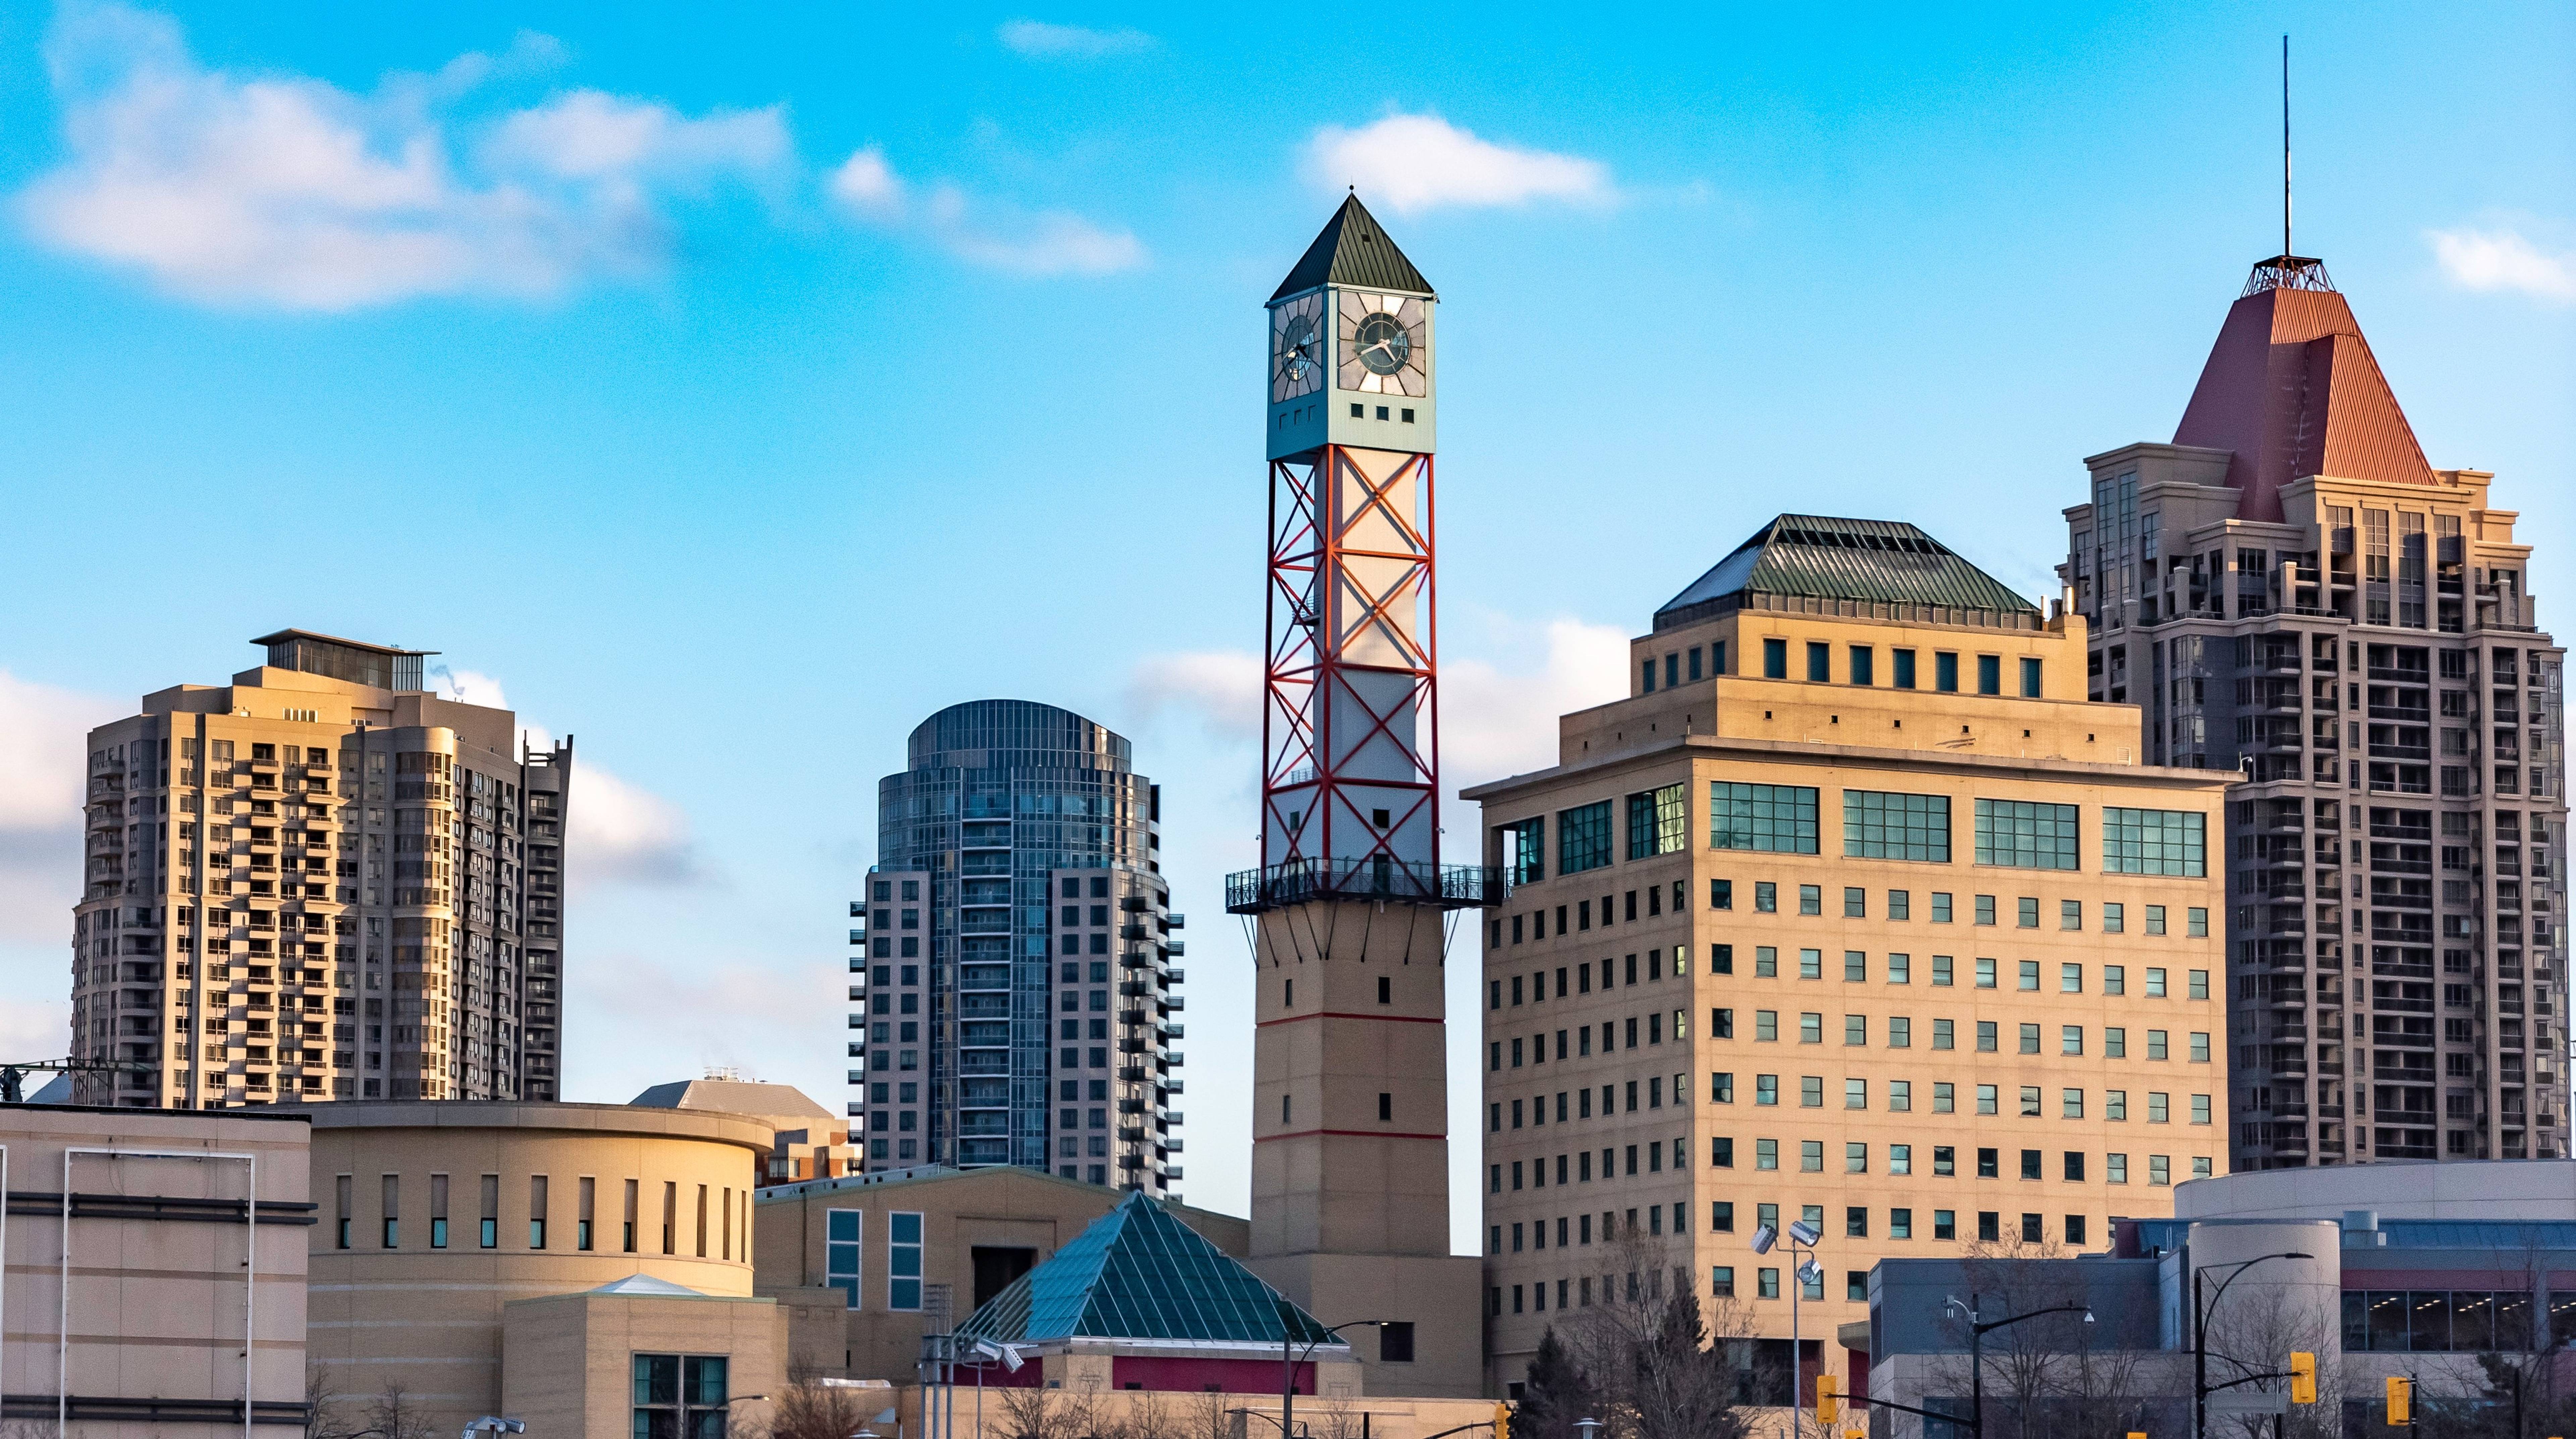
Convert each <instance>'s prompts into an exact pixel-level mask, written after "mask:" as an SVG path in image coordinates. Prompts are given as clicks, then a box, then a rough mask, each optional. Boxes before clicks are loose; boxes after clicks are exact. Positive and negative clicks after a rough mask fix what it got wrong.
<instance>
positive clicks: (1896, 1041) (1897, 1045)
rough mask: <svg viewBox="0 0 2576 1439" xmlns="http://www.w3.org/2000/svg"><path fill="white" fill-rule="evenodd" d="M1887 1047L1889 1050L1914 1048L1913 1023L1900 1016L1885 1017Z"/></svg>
mask: <svg viewBox="0 0 2576 1439" xmlns="http://www.w3.org/2000/svg"><path fill="white" fill-rule="evenodd" d="M1887 1047H1888V1048H1890V1049H1911V1048H1913V1047H1914V1021H1913V1020H1912V1019H1910V1018H1908V1017H1907V1016H1905V1015H1902V1014H1891V1015H1889V1016H1888V1017H1887Z"/></svg>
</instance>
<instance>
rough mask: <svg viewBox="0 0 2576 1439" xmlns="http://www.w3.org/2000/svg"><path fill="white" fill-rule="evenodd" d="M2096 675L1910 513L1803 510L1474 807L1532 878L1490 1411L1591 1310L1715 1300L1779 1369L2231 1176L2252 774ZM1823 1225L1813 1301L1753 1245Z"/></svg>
mask: <svg viewBox="0 0 2576 1439" xmlns="http://www.w3.org/2000/svg"><path fill="white" fill-rule="evenodd" d="M2085 653H2086V651H2085V625H2084V621H2083V618H2082V617H2081V616H2080V615H2074V614H2069V613H2065V612H2063V611H2062V610H2061V611H2057V612H2054V613H2050V614H2046V615H2043V614H2042V612H2041V611H2040V610H2039V609H2038V608H2036V607H2035V606H2033V605H2032V604H2031V603H2030V602H2028V601H2027V600H2024V599H2022V598H2021V597H2020V596H2018V595H2016V594H2014V593H2013V592H2012V591H2010V590H2009V589H2007V588H2005V587H2004V586H2003V585H2001V584H1999V583H1997V582H1996V581H1995V580H1993V579H1992V578H1990V577H1988V576H1987V575H1986V574H1984V573H1983V572H1981V571H1980V570H1978V569H1977V568H1976V567H1975V566H1973V565H1971V564H1969V563H1968V562H1967V561H1966V560H1965V559H1962V558H1961V557H1960V556H1959V555H1957V554H1956V553H1954V552H1952V551H1951V550H1950V549H1949V548H1948V547H1946V546H1944V545H1943V544H1941V543H1940V542H1939V541H1938V540H1936V539H1934V538H1933V537H1932V536H1930V535H1928V534H1926V533H1924V532H1923V531H1922V530H1920V529H1917V528H1915V527H1914V526H1912V525H1906V524H1897V523H1892V522H1886V521H1870V520H1846V519H1826V518H1820V517H1815V516H1806V515H1782V516H1780V517H1779V518H1777V519H1775V520H1773V521H1771V522H1770V523H1769V524H1766V525H1764V526H1763V527H1762V529H1761V530H1760V531H1759V532H1757V533H1756V534H1755V535H1754V536H1753V537H1752V538H1751V539H1749V540H1747V541H1746V542H1745V543H1744V544H1743V545H1741V546H1739V547H1737V548H1736V550H1735V551H1734V552H1733V553H1731V554H1729V555H1727V556H1726V557H1725V558H1724V559H1723V560H1721V561H1720V562H1719V563H1718V564H1717V565H1716V566H1715V567H1713V568H1712V569H1710V570H1709V571H1708V573H1706V574H1705V575H1703V576H1701V577H1700V578H1699V579H1698V580H1697V581H1695V582H1693V583H1692V584H1691V585H1689V586H1688V587H1686V588H1685V589H1684V590H1682V592H1681V593H1680V594H1678V595H1676V596H1674V597H1673V599H1672V600H1671V601H1670V602H1668V603H1667V604H1666V605H1664V607H1663V608H1662V609H1660V610H1659V611H1657V613H1656V615H1655V621H1654V627H1653V629H1652V631H1651V632H1649V633H1647V634H1645V635H1642V636H1640V637H1638V638H1637V639H1636V640H1634V641H1632V643H1631V646H1630V661H1631V663H1630V667H1629V673H1630V676H1631V688H1630V693H1629V695H1628V697H1627V698H1625V699H1621V700H1618V701H1615V702H1613V703H1610V704H1606V705H1602V706H1599V707H1597V708H1594V709H1588V710H1581V711H1577V712H1575V713H1573V714H1569V715H1566V716H1564V717H1563V719H1562V720H1561V721H1560V722H1559V747H1558V763H1557V764H1556V765H1555V766H1553V767H1551V768H1548V769H1545V770H1540V771H1537V772H1534V773H1531V774H1524V775H1517V776H1514V777H1512V778H1509V779H1505V780H1501V781H1498V782H1495V783H1492V784H1487V785H1482V786H1479V787H1477V788H1474V789H1470V790H1468V791H1467V792H1466V797H1467V798H1469V799H1473V800H1476V801H1478V802H1480V803H1481V804H1482V805H1483V806H1484V822H1485V834H1486V836H1487V843H1488V846H1489V847H1488V855H1489V857H1490V858H1491V860H1492V862H1494V863H1496V864H1498V865H1501V866H1502V867H1504V869H1505V870H1506V871H1507V873H1508V874H1509V876H1510V878H1511V880H1512V883H1513V889H1512V893H1511V896H1510V899H1509V900H1508V901H1507V902H1506V903H1505V904H1504V905H1503V906H1502V908H1501V910H1500V911H1498V912H1497V913H1496V914H1494V915H1493V916H1491V917H1490V918H1489V919H1488V921H1487V924H1486V931H1485V934H1484V935H1483V939H1484V951H1485V974H1484V983H1483V985H1482V987H1481V988H1482V995H1481V997H1482V999H1483V1001H1484V1011H1485V1012H1484V1020H1485V1026H1484V1028H1485V1033H1484V1056H1483V1057H1484V1059H1485V1064H1484V1069H1485V1093H1484V1095H1483V1101H1484V1112H1483V1113H1482V1114H1481V1115H1479V1116H1478V1119H1479V1121H1480V1122H1481V1127H1482V1128H1483V1129H1484V1131H1485V1161H1486V1162H1485V1166H1484V1175H1483V1178H1484V1181H1485V1188H1486V1196H1485V1219H1486V1224H1485V1236H1484V1237H1485V1241H1486V1249H1487V1256H1486V1260H1485V1266H1486V1276H1487V1277H1486V1281H1485V1282H1486V1285H1487V1288H1486V1294H1485V1304H1486V1313H1487V1315H1488V1319H1487V1321H1486V1322H1487V1335H1488V1338H1487V1344H1488V1375H1487V1378H1488V1382H1489V1383H1490V1384H1491V1385H1492V1386H1493V1390H1494V1392H1496V1393H1507V1392H1509V1390H1510V1386H1512V1385H1513V1384H1516V1383H1518V1382H1520V1380H1521V1379H1522V1376H1523V1373H1524V1371H1525V1369H1526V1367H1527V1365H1528V1362H1529V1359H1530V1356H1531V1354H1532V1352H1533V1351H1534V1350H1535V1348H1536V1347H1537V1344H1538V1341H1539V1338H1540V1336H1541V1335H1542V1334H1543V1333H1544V1332H1545V1331H1546V1329H1547V1328H1548V1326H1549V1325H1551V1324H1557V1323H1564V1322H1568V1321H1570V1320H1573V1319H1575V1317H1576V1315H1578V1314H1579V1313H1580V1311H1581V1310H1582V1309H1583V1308H1584V1307H1585V1306H1586V1305H1588V1304H1590V1303H1593V1302H1596V1301H1598V1300H1601V1299H1603V1298H1605V1297H1606V1293H1605V1291H1615V1292H1617V1293H1619V1294H1620V1295H1621V1296H1622V1297H1623V1298H1624V1297H1627V1296H1628V1295H1630V1294H1633V1293H1636V1292H1638V1291H1639V1290H1642V1291H1643V1292H1645V1293H1646V1294H1648V1295H1654V1294H1659V1293H1661V1292H1663V1286H1666V1285H1670V1284H1689V1285H1693V1286H1697V1292H1698V1293H1699V1294H1700V1295H1702V1296H1703V1297H1704V1298H1705V1299H1727V1300H1732V1301H1733V1302H1734V1303H1735V1304H1736V1305H1738V1306H1741V1309H1740V1312H1741V1313H1742V1314H1743V1315H1744V1316H1745V1317H1746V1319H1747V1322H1749V1323H1750V1324H1751V1325H1752V1326H1753V1333H1754V1335H1755V1336H1756V1337H1758V1338H1760V1339H1764V1340H1768V1341H1773V1342H1775V1343H1776V1342H1779V1341H1785V1340H1787V1339H1789V1338H1790V1331H1791V1324H1792V1309H1791V1305H1792V1302H1793V1301H1795V1302H1796V1303H1798V1304H1799V1305H1800V1306H1802V1307H1801V1310H1800V1312H1799V1315H1798V1323H1799V1325H1800V1337H1802V1338H1809V1339H1814V1338H1821V1337H1823V1336H1825V1335H1828V1334H1830V1333H1831V1332H1832V1331H1833V1329H1834V1328H1835V1326H1836V1325H1838V1324H1840V1323H1843V1322H1848V1321H1851V1320H1855V1319H1857V1318H1859V1317H1860V1316H1861V1314H1862V1313H1863V1305H1864V1303H1865V1302H1866V1298H1867V1294H1866V1276H1867V1275H1868V1272H1869V1270H1870V1267H1871V1265H1872V1264H1874V1263H1876V1262H1877V1261H1878V1260H1879V1259H1881V1258H1883V1257H1886V1256H1889V1255H1900V1254H1923V1253H1932V1254H1941V1253H1949V1254H1957V1253H1962V1252H1965V1251H1967V1250H1968V1249H1970V1248H1971V1247H1974V1246H1979V1245H1989V1246H1991V1245H2035V1246H2042V1247H2045V1246H2060V1247H2065V1248H2077V1247H2082V1246H2085V1245H2099V1244H2101V1243H2102V1242H2103V1239H2104V1236H2105V1235H2106V1234H2107V1232H2108V1225H2109V1223H2110V1220H2111V1218H2112V1216H2114V1215H2129V1216H2135V1215H2153V1214H2160V1213H2164V1212H2167V1208H2168V1206H2169V1205H2170V1204H2171V1202H2172V1199H2171V1196H2172V1193H2173V1189H2172V1186H2174V1185H2175V1184H2178V1183H2181V1182H2183V1181H2185V1180H2188V1179H2191V1178H2193V1177H2195V1176H2199V1175H2208V1174H2214V1173H2217V1172H2220V1171H2221V1170H2223V1169H2224V1167H2225V1163H2226V1152H2227V1151H2226V1144H2225V1137H2224V1124H2225V1122H2226V1113H2225V1107H2226V1097H2227V1087H2226V1068H2225V1059H2226V1055H2225V1052H2224V1049H2223V1046H2222V1043H2221V1041H2222V1039H2223V1037H2224V1036H2223V1025H2222V1022H2221V1020H2222V1015H2223V1004H2222V998H2221V996H2220V995H2219V994H2218V993H2217V991H2216V989H2215V988H2214V985H2215V984H2216V983H2217V981H2218V978H2219V976H2220V974H2221V971H2222V970H2223V967H2224V966H2223V964H2222V955H2223V950H2222V948H2221V940H2220V937H2219V934H2218V931H2217V928H2216V919H2215V916H2216V915H2217V913H2218V910H2219V907H2220V905H2221V903H2222V899H2221V888H2220V886H2221V880H2220V876H2221V874H2222V873H2223V872H2224V863H2223V859H2224V856H2223V853H2222V851H2221V850H2220V848H2219V845H2220V841H2221V838H2222V835H2223V833H2224V830H2223V823H2222V810H2221V802H2222V799H2223V796H2224V792H2225V785H2226V782H2227V779H2228V778H2229V777H2228V776H2226V775H2223V774H2212V773H2209V772H2207V771H2201V770H2187V769H2174V768H2170V767H2161V766H2151V765H2147V764H2145V763H2143V762H2142V757H2141V749H2140V738H2139V732H2138V730H2139V715H2138V711H2137V709H2136V708H2135V707H2134V706H2130V705H2125V704H2110V703H2104V702H2096V701H2092V700H2089V699H2088V698H2087V697H2086V695H2085V693H2084V675H2083V667H2084V657H2085ZM1799 1220H1804V1221H1805V1222H1806V1223H1807V1224H1809V1225H1812V1226H1814V1227H1815V1228H1816V1229H1817V1230H1818V1231H1820V1232H1821V1235H1822V1237H1821V1238H1819V1239H1818V1240H1817V1241H1816V1243H1815V1245H1814V1246H1813V1253H1814V1258H1815V1260H1816V1263H1817V1266H1818V1269H1817V1271H1816V1272H1815V1273H1814V1277H1813V1278H1811V1279H1808V1280H1806V1281H1804V1282H1803V1283H1802V1282H1801V1281H1800V1279H1799V1278H1798V1271H1799V1266H1800V1265H1801V1262H1802V1260H1803V1259H1804V1257H1805V1256H1804V1255H1803V1254H1802V1253H1793V1252H1791V1246H1788V1245H1786V1244H1783V1245H1782V1246H1781V1247H1780V1248H1777V1249H1774V1250H1773V1251H1772V1252H1770V1253H1768V1254H1759V1255H1757V1254H1756V1253H1755V1252H1754V1251H1753V1250H1752V1249H1751V1248H1750V1246H1749V1244H1748V1241H1749V1239H1750V1238H1751V1237H1752V1235H1753V1234H1754V1233H1755V1231H1757V1230H1759V1229H1763V1228H1766V1227H1767V1228H1770V1229H1772V1230H1774V1231H1775V1232H1777V1231H1781V1230H1784V1229H1785V1228H1786V1227H1787V1226H1788V1225H1790V1224H1792V1223H1794V1222H1796V1221H1799ZM1640 1246H1642V1249H1643V1251H1644V1253H1643V1254H1642V1255H1641V1254H1640ZM1641 1258H1643V1259H1646V1260H1649V1261H1651V1262H1644V1263H1641V1262H1640V1259H1641ZM1805 1357H1806V1356H1805V1355H1804V1354H1802V1359H1803V1358H1805ZM1785 1358H1786V1348H1785V1344H1784V1345H1782V1350H1781V1355H1780V1359H1781V1361H1782V1362H1783V1363H1784V1364H1785Z"/></svg>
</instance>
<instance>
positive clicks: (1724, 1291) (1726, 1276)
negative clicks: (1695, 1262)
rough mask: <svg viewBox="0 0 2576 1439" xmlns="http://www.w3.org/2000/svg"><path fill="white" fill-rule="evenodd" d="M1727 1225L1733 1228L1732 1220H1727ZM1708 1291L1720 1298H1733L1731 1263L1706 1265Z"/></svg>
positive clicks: (1733, 1269) (1732, 1268) (1733, 1281)
mask: <svg viewBox="0 0 2576 1439" xmlns="http://www.w3.org/2000/svg"><path fill="white" fill-rule="evenodd" d="M1727 1227H1728V1228H1730V1229H1731V1228H1733V1227H1734V1224H1733V1222H1732V1221H1729V1223H1728V1226H1727ZM1708 1292H1709V1293H1711V1294H1714V1295H1716V1296H1717V1297H1719V1298H1721V1299H1732V1298H1734V1297H1735V1266H1734V1265H1732V1264H1712V1265H1710V1266H1709V1267H1708Z"/></svg>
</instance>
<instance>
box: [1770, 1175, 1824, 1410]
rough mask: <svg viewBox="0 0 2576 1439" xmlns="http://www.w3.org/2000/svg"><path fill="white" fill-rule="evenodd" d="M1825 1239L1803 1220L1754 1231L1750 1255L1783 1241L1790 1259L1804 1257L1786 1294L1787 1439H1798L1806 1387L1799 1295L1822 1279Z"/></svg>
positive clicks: (1793, 1271)
mask: <svg viewBox="0 0 2576 1439" xmlns="http://www.w3.org/2000/svg"><path fill="white" fill-rule="evenodd" d="M1824 1237H1825V1236H1824V1231H1822V1230H1820V1229H1818V1228H1816V1226H1814V1225H1812V1224H1809V1223H1808V1222H1807V1221H1805V1220H1803V1219H1793V1220H1790V1221H1789V1227H1788V1228H1787V1229H1786V1230H1777V1229H1773V1228H1772V1227H1771V1226H1770V1225H1768V1224H1765V1225H1763V1226H1762V1227H1761V1228H1759V1229H1756V1230H1754V1231H1753V1252H1754V1253H1756V1254H1768V1253H1770V1252H1771V1246H1772V1245H1774V1244H1777V1243H1779V1242H1780V1241H1781V1240H1783V1239H1786V1240H1787V1241H1789V1253H1790V1255H1791V1256H1792V1257H1795V1256H1798V1255H1801V1254H1803V1255H1804V1256H1806V1257H1805V1258H1803V1259H1799V1260H1798V1263H1797V1264H1796V1265H1795V1266H1794V1267H1792V1268H1791V1269H1790V1271H1789V1278H1790V1280H1791V1281H1792V1284H1793V1285H1794V1287H1793V1288H1791V1289H1790V1291H1789V1439H1798V1432H1799V1431H1798V1423H1799V1421H1798V1409H1799V1406H1801V1405H1803V1404H1805V1403H1806V1402H1807V1397H1806V1395H1805V1394H1804V1393H1802V1392H1800V1391H1802V1390H1804V1389H1805V1388H1806V1380H1807V1355H1806V1351H1805V1349H1804V1348H1803V1346H1802V1345H1801V1343H1800V1341H1799V1338H1798V1294H1799V1291H1800V1290H1803V1289H1805V1288H1806V1287H1807V1281H1808V1279H1809V1278H1810V1277H1813V1278H1814V1279H1816V1280H1817V1281H1819V1282H1821V1281H1822V1280H1823V1279H1824V1274H1825V1271H1824V1269H1823V1267H1822V1266H1820V1265H1818V1264H1817V1263H1816V1248H1815V1246H1816V1241H1817V1240H1819V1239H1822V1238H1824ZM1826 1439H1832V1436H1831V1435H1828V1436H1826Z"/></svg>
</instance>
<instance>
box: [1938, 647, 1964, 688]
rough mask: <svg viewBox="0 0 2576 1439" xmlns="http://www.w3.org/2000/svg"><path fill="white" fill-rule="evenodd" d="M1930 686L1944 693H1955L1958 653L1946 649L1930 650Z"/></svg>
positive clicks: (1957, 684) (1957, 678)
mask: <svg viewBox="0 0 2576 1439" xmlns="http://www.w3.org/2000/svg"><path fill="white" fill-rule="evenodd" d="M1932 688H1934V689H1936V690H1939V691H1941V692H1942V693H1944V694H1956V693H1957V692H1958V689H1959V657H1958V655H1956V654H1954V653H1952V652H1950V651H1948V650H1934V651H1933V652H1932Z"/></svg>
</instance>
